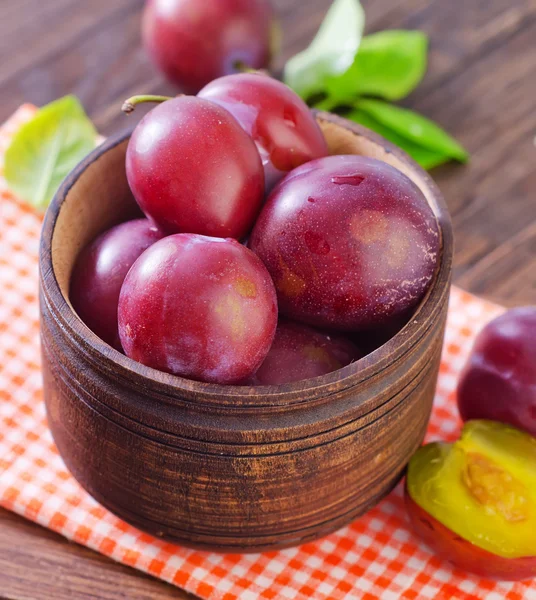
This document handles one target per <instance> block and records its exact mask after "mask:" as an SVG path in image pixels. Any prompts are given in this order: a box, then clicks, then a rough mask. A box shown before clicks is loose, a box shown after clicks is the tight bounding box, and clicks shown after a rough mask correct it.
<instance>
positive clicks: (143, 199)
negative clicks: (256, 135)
mask: <svg viewBox="0 0 536 600" xmlns="http://www.w3.org/2000/svg"><path fill="white" fill-rule="evenodd" d="M126 171H127V179H128V183H129V185H130V189H131V190H132V193H133V194H134V198H135V199H136V201H137V203H138V205H139V206H140V208H141V209H142V211H143V212H144V213H145V214H146V215H147V216H148V217H150V218H152V219H153V220H154V221H155V222H156V223H157V224H158V225H159V226H160V227H161V228H162V229H163V230H164V231H165V232H166V233H168V234H171V233H182V232H185V233H198V234H201V235H208V236H217V237H234V238H241V237H243V236H244V235H245V234H246V233H247V232H248V231H249V230H250V228H251V226H252V225H253V221H254V220H255V218H256V216H257V214H258V212H259V210H260V207H261V204H262V202H263V198H264V171H263V167H262V163H261V159H260V157H259V154H258V152H257V150H256V147H255V144H254V142H253V140H252V139H251V138H250V137H249V136H248V135H247V133H246V132H245V131H244V130H243V129H242V128H241V127H240V125H239V124H238V122H237V121H236V119H234V118H233V116H232V115H231V114H230V113H229V112H228V111H226V110H225V109H223V108H221V106H218V105H216V104H214V103H213V102H209V101H208V100H203V99H201V98H195V97H190V96H183V97H177V98H172V99H170V100H167V101H166V102H164V103H162V104H159V105H158V106H156V107H155V108H153V109H152V110H151V111H150V112H149V113H148V114H147V115H145V117H144V118H143V119H142V120H141V121H140V122H139V123H138V125H137V126H136V128H135V129H134V132H133V133H132V136H131V138H130V141H129V144H128V148H127V154H126Z"/></svg>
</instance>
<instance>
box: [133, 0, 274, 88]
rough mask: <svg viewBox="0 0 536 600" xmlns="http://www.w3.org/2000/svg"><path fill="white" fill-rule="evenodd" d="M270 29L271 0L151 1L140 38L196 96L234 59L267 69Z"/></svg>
mask: <svg viewBox="0 0 536 600" xmlns="http://www.w3.org/2000/svg"><path fill="white" fill-rule="evenodd" d="M273 27H274V19H273V13H272V9H271V6H270V2H269V0H149V1H148V2H147V3H146V6H145V10H144V13H143V18H142V38H143V43H144V46H145V48H146V50H147V52H148V54H149V56H150V57H151V58H152V60H153V62H154V63H155V64H156V65H157V66H158V67H160V69H161V70H162V71H163V72H164V74H165V75H166V77H167V78H168V79H169V80H170V81H171V82H173V83H175V84H177V85H178V86H180V87H181V88H182V89H183V90H184V91H185V92H187V93H191V94H195V93H197V92H198V91H199V90H200V89H201V88H202V87H203V86H204V85H206V84H207V83H209V82H210V81H212V80H213V79H216V78H217V77H221V76H222V75H228V74H230V73H236V72H237V69H236V63H243V64H245V65H246V66H248V67H250V68H253V69H262V68H265V67H267V66H268V65H269V62H270V59H271V42H272V34H273Z"/></svg>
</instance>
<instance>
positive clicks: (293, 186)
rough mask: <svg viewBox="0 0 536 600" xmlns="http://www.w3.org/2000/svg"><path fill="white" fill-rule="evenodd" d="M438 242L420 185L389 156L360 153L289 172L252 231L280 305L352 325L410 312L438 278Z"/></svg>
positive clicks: (326, 322)
mask: <svg viewBox="0 0 536 600" xmlns="http://www.w3.org/2000/svg"><path fill="white" fill-rule="evenodd" d="M440 245H441V240H440V232H439V226H438V222H437V219H436V218H435V215H434V213H433V211H432V209H431V208H430V206H429V204H428V202H427V200H426V198H425V197H424V195H423V194H422V192H421V191H420V190H419V188H418V187H417V186H416V185H415V184H414V183H413V182H412V181H411V180H410V179H409V178H408V177H406V176H405V175H403V174H402V173H401V172H400V171H398V170H397V169H395V168H393V167H391V166H390V165H388V164H386V163H384V162H382V161H379V160H375V159H373V158H365V157H363V156H354V155H350V156H329V157H325V158H320V159H317V160H313V161H311V162H309V163H306V164H304V165H301V166H300V167H298V168H297V169H294V170H293V171H291V172H290V173H289V174H288V175H287V176H286V177H285V178H284V179H283V180H282V181H281V182H280V183H279V184H278V185H277V186H276V188H275V189H274V190H273V192H272V193H271V195H270V197H269V198H268V201H267V202H266V204H265V205H264V207H263V209H262V210H261V213H260V215H259V217H258V219H257V222H256V224H255V226H254V228H253V231H252V233H251V237H250V240H249V247H250V248H251V249H252V250H253V251H254V252H255V253H256V254H257V255H258V256H259V257H260V258H261V259H262V261H263V262H264V264H265V265H266V266H267V268H268V271H269V272H270V274H271V275H272V278H273V279H274V282H275V284H276V289H277V295H278V301H279V309H280V312H281V314H283V315H285V316H287V317H289V318H291V319H293V320H297V321H301V322H303V323H307V324H309V325H313V326H315V325H316V326H319V327H325V328H328V329H331V328H333V329H340V330H347V331H352V330H354V331H359V330H363V329H367V328H371V327H375V326H382V327H384V326H385V327H386V326H389V325H391V324H392V323H393V322H395V321H398V320H399V319H400V317H401V316H402V315H407V313H408V310H410V309H413V308H414V307H415V306H416V305H417V304H418V302H419V301H420V300H421V298H422V297H423V296H424V294H425V292H426V290H427V288H428V286H429V285H430V283H431V281H432V279H433V276H434V273H435V271H436V268H437V264H438V260H439V251H440Z"/></svg>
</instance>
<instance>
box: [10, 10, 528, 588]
mask: <svg viewBox="0 0 536 600" xmlns="http://www.w3.org/2000/svg"><path fill="white" fill-rule="evenodd" d="M362 1H363V4H364V6H365V9H366V13H367V31H369V32H372V31H376V30H380V29H388V28H416V29H421V30H423V31H425V32H427V33H428V34H430V36H431V52H430V64H429V70H428V74H427V76H426V78H425V80H424V82H423V83H422V84H421V86H420V87H419V88H418V89H417V90H416V91H415V92H414V93H413V94H412V95H411V96H410V97H409V98H407V99H406V100H405V101H404V104H405V105H406V106H408V107H411V108H413V109H416V110H419V111H421V112H423V113H424V114H425V115H427V116H429V117H431V118H433V119H434V120H436V121H438V122H439V123H440V124H441V125H443V126H444V127H445V128H446V129H448V131H450V132H451V133H452V134H454V135H455V136H456V137H457V138H458V139H459V140H460V141H461V142H462V143H463V144H464V145H465V146H466V147H467V148H468V149H469V150H470V152H471V155H472V160H471V163H470V164H469V165H467V166H464V167H460V166H458V165H447V166H445V167H442V168H439V169H436V170H435V171H434V172H433V175H434V178H435V179H436V181H437V183H438V184H439V186H440V188H441V189H442V191H443V193H444V195H445V197H446V199H447V203H448V204H449V208H450V211H451V214H452V218H453V223H454V232H455V240H456V253H455V258H454V266H455V271H454V274H455V277H454V279H455V282H457V283H458V284H460V285H462V286H463V287H464V288H465V289H468V290H470V291H473V292H475V293H478V294H480V295H482V296H485V297H487V298H490V299H492V300H495V301H497V302H501V303H503V304H506V305H509V306H510V305H519V304H527V303H532V304H534V303H536V170H535V169H534V164H535V156H536V148H535V135H536V110H535V109H536V61H535V60H534V51H535V45H534V40H535V39H536V0H510V1H508V2H507V1H505V0H474V1H472V2H466V1H465V0H451V1H449V2H443V1H441V0H401V1H400V2H396V3H395V2H392V0H362ZM329 3H330V0H307V1H306V0H275V5H276V8H277V11H278V13H279V15H280V18H281V21H282V25H283V32H284V37H283V52H282V54H281V56H280V58H279V60H278V64H277V66H278V67H279V68H280V67H281V66H282V64H283V63H284V60H285V58H286V57H288V56H289V55H291V54H293V53H294V52H296V51H297V50H299V49H300V48H302V47H303V46H304V45H305V44H307V43H308V41H309V40H310V39H311V37H312V36H313V34H314V31H315V30H316V28H317V27H318V25H319V23H320V22H321V20H322V17H323V14H324V13H325V11H326V9H327V7H328V6H329ZM142 5H143V0H113V1H110V0H92V2H91V3H86V2H79V0H47V1H46V2H44V1H43V0H0V59H1V60H0V99H1V102H0V121H3V120H4V119H5V118H7V117H8V116H9V115H10V114H11V113H12V112H13V111H14V110H15V109H16V108H17V106H18V105H19V104H21V103H22V102H33V103H35V104H38V105H41V104H44V103H46V102H49V101H51V100H52V99H54V98H56V97H58V96H61V95H63V94H66V93H69V92H73V93H75V94H77V95H78V96H79V97H80V98H81V100H82V102H83V103H84V105H85V107H86V109H87V110H88V112H89V114H90V115H91V117H92V118H93V119H94V120H95V123H96V124H97V126H98V127H99V129H100V130H101V131H102V132H103V133H104V134H110V133H113V132H116V131H119V130H121V129H122V128H123V127H125V121H124V119H125V117H124V116H123V115H121V114H120V112H119V108H120V105H121V102H122V100H123V99H124V98H125V97H127V96H129V95H131V94H133V93H135V92H172V91H173V89H172V88H171V87H170V86H169V85H168V84H165V83H163V81H162V78H161V77H160V76H159V75H158V74H157V73H156V72H155V71H154V69H153V68H152V67H151V66H150V64H149V62H148V60H147V58H146V57H145V55H144V53H143V50H142V49H141V47H140V44H139V21H140V11H141V7H142ZM140 115H141V111H140V112H139V113H138V116H137V117H136V118H139V116H140ZM0 563H1V567H0V596H1V597H3V598H10V599H15V598H17V599H19V598H21V599H22V598H25V599H26V598H29V599H34V598H35V599H41V598H55V599H58V600H61V599H64V598H65V599H67V598H69V599H75V600H76V599H78V598H80V599H85V598H132V599H137V598H187V597H188V596H187V595H186V594H184V593H182V592H180V591H177V590H175V589H174V588H172V587H170V586H166V585H165V584H162V583H160V582H157V581H153V580H150V579H148V578H147V577H145V576H143V575H142V574H139V573H136V572H135V571H133V570H131V569H128V568H126V567H122V566H119V565H116V564H115V563H112V562H111V561H109V560H108V559H105V558H102V557H100V556H98V555H97V554H95V553H93V552H91V551H89V550H86V549H83V548H81V547H79V546H75V545H73V544H70V543H68V542H66V541H65V540H63V539H62V538H60V537H59V536H57V535H55V534H52V533H50V532H48V531H45V530H43V529H42V528H40V527H38V526H37V525H33V524H30V523H28V522H26V521H23V520H22V519H19V518H18V517H15V516H13V515H10V514H9V513H6V512H3V511H0ZM51 573H52V574H53V576H51ZM89 582H91V583H89Z"/></svg>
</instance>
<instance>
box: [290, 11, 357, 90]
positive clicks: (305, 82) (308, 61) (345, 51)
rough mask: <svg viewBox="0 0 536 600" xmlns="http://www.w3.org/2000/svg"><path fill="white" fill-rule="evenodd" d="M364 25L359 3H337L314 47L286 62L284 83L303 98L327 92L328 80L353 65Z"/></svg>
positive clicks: (323, 24)
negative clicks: (325, 89) (325, 90)
mask: <svg viewBox="0 0 536 600" xmlns="http://www.w3.org/2000/svg"><path fill="white" fill-rule="evenodd" d="M364 26H365V13H364V11H363V7H362V6H361V4H360V2H359V0H335V1H334V2H333V4H332V5H331V7H330V9H329V10H328V13H327V15H326V17H325V19H324V21H323V23H322V25H321V26H320V29H319V30H318V33H317V34H316V37H315V39H314V40H313V41H312V42H311V45H310V46H309V47H308V48H307V49H306V50H304V51H303V52H300V53H299V54H296V56H294V57H293V58H291V59H290V60H289V61H288V62H287V64H286V66H285V72H284V74H283V79H284V81H285V83H286V84H287V85H289V86H290V87H291V88H293V89H294V91H296V92H297V93H298V94H300V96H302V97H303V98H308V97H309V96H311V95H312V94H315V93H318V92H322V91H324V88H325V85H326V81H328V80H329V79H330V78H332V77H336V76H338V75H340V74H342V73H344V72H345V71H346V70H347V69H348V68H349V67H350V66H351V65H352V63H353V62H354V59H355V56H356V53H357V50H358V48H359V43H360V42H361V36H362V34H363V28H364Z"/></svg>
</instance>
